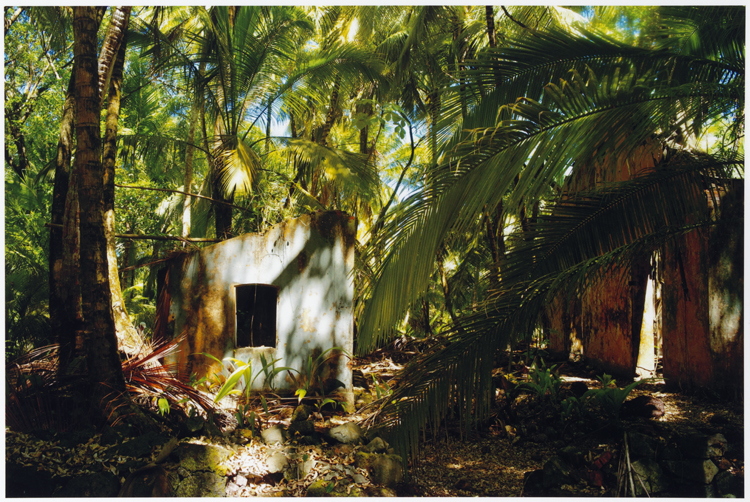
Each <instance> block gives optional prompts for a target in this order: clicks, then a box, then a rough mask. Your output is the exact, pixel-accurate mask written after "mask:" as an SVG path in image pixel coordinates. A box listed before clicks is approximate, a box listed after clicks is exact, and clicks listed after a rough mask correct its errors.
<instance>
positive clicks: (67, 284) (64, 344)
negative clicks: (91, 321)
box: [49, 63, 82, 376]
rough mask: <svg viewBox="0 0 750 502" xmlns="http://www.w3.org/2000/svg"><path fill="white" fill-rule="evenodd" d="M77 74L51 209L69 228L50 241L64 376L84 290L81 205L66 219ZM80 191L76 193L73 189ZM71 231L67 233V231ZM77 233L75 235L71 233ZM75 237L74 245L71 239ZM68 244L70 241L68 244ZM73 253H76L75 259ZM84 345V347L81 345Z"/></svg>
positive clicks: (53, 322)
mask: <svg viewBox="0 0 750 502" xmlns="http://www.w3.org/2000/svg"><path fill="white" fill-rule="evenodd" d="M75 71H76V65H75V63H74V64H73V72H72V73H71V75H70V80H69V82H68V91H67V93H66V95H65V104H64V105H63V112H62V119H61V121H60V122H61V123H60V138H59V140H58V142H57V155H56V157H55V185H54V188H53V190H52V205H51V208H50V212H51V221H52V223H53V224H59V225H63V224H64V223H72V225H66V226H65V228H58V227H54V226H53V227H51V229H50V242H49V318H50V328H51V330H52V333H55V335H56V337H57V342H58V344H59V347H60V349H59V357H58V360H59V364H58V370H59V372H60V375H61V376H62V375H65V374H67V373H68V370H69V368H70V363H71V362H72V361H73V359H74V358H75V357H76V334H77V333H78V331H79V330H80V329H81V322H82V317H81V308H80V304H81V290H80V287H79V284H78V269H77V266H78V255H77V253H78V214H77V204H78V201H77V199H76V201H75V204H76V208H73V211H74V213H72V214H71V213H68V215H69V216H68V217H67V218H65V213H66V206H68V209H71V208H70V204H71V202H72V201H71V202H68V201H67V198H68V194H69V193H70V192H71V191H70V190H68V186H69V183H70V181H71V178H72V177H71V169H70V161H71V152H72V151H73V132H74V129H75V96H74V93H75ZM73 192H76V190H73ZM66 230H67V231H66ZM71 231H72V233H73V235H72V236H71V235H70V233H71ZM71 238H72V245H71V242H70V240H71ZM65 242H68V244H67V245H66V244H65ZM72 253H75V254H76V255H75V260H73V256H72ZM79 345H80V344H79Z"/></svg>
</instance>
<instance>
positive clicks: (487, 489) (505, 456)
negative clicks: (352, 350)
mask: <svg viewBox="0 0 750 502" xmlns="http://www.w3.org/2000/svg"><path fill="white" fill-rule="evenodd" d="M394 359H395V361H394ZM396 361H398V362H396ZM406 361H408V351H407V352H406V354H404V353H398V352H396V351H379V352H376V353H375V354H373V355H372V356H369V357H367V358H361V359H358V360H357V361H356V364H355V369H358V370H360V371H362V372H363V373H364V374H365V376H366V377H368V375H370V374H374V375H376V377H377V378H378V380H379V381H386V382H387V381H388V379H389V378H392V377H393V376H394V375H395V374H396V372H397V371H398V370H399V369H400V368H401V367H402V365H403V364H404V363H405V362H406ZM523 361H524V358H523V356H522V354H521V353H520V352H518V353H515V354H514V364H513V366H512V367H513V369H514V370H515V371H516V372H518V373H520V374H523V373H524V372H528V366H526V365H525V364H523ZM548 364H552V363H548ZM504 366H505V365H504ZM503 369H504V370H505V369H507V368H505V367H504V368H503ZM558 369H559V370H560V373H559V376H560V377H561V379H562V381H563V383H562V388H563V389H565V388H567V387H569V385H570V384H571V383H573V382H576V381H579V382H584V383H586V384H587V386H588V387H589V388H599V387H601V383H600V381H599V380H598V379H597V378H596V375H597V374H599V373H597V372H596V371H595V370H594V369H593V368H590V367H588V366H585V365H583V364H578V363H576V364H573V363H564V364H558ZM368 378H371V377H368ZM618 383H619V382H618ZM621 386H624V383H623V384H621ZM664 387H665V384H664V380H663V378H660V375H658V374H657V375H656V377H654V378H652V379H650V380H648V381H646V382H643V383H642V384H640V385H638V386H637V387H636V388H635V389H634V390H633V391H632V392H631V394H630V396H629V397H635V396H639V395H650V396H653V397H658V398H660V399H662V400H663V401H664V405H665V413H664V415H663V416H662V417H659V418H651V419H648V420H647V419H643V418H634V419H623V428H624V429H628V430H637V431H639V432H643V433H647V434H651V435H662V436H668V435H670V434H671V433H679V434H688V433H708V432H715V431H716V430H717V427H728V428H731V429H739V430H742V429H743V427H744V412H743V404H742V403H733V402H729V401H726V400H722V399H719V398H717V397H715V396H707V395H703V396H699V395H694V396H690V395H685V394H681V393H673V392H665V391H664ZM515 409H516V411H517V414H518V418H519V422H520V423H517V424H513V431H514V432H516V434H515V435H509V434H508V433H507V432H506V431H505V430H503V428H502V423H500V422H499V420H498V421H497V423H496V424H495V426H490V427H489V430H480V431H477V432H474V433H472V434H471V435H470V436H469V437H460V436H459V435H458V433H457V430H458V429H459V428H458V426H457V424H456V427H454V428H451V426H450V422H449V423H448V430H447V432H446V431H445V430H443V432H442V433H441V434H439V435H438V437H437V438H429V437H428V438H427V441H426V442H424V443H423V444H422V445H421V449H420V451H419V454H418V458H417V460H416V461H415V462H413V465H412V466H411V467H412V469H411V474H412V478H411V480H410V484H411V485H412V486H410V487H408V488H407V487H405V488H404V490H405V492H404V493H402V494H403V495H415V496H438V497H454V496H492V497H517V496H521V495H522V493H523V486H524V474H525V473H527V472H529V471H533V470H536V469H541V468H542V467H543V466H544V463H545V462H546V461H547V460H548V459H549V458H550V457H552V456H553V455H555V453H556V452H557V450H559V449H560V448H562V447H564V446H567V445H569V444H575V445H577V446H581V447H583V448H586V449H587V450H588V451H589V453H590V455H591V457H592V458H596V457H597V456H598V455H600V454H602V453H604V452H605V451H607V450H610V451H613V450H614V451H616V450H618V449H619V448H620V446H621V444H622V437H620V436H616V437H614V436H612V435H611V434H608V433H606V431H593V432H588V431H584V432H579V433H576V432H575V431H573V433H572V434H570V435H567V434H566V435H565V436H564V437H561V438H560V437H558V438H557V439H554V440H549V441H542V442H533V441H531V440H530V438H533V437H534V436H535V435H536V433H539V432H541V431H543V430H544V428H545V426H546V424H545V423H544V422H541V423H540V422H539V421H538V417H537V416H536V415H538V411H536V410H535V409H534V402H533V399H531V397H530V396H528V395H526V396H524V395H521V396H520V397H519V398H517V400H516V405H515ZM551 425H556V424H551ZM516 429H522V430H520V431H519V430H516ZM735 464H736V465H735V468H737V469H744V459H743V458H738V459H736V462H735ZM574 491H575V492H576V493H578V494H580V495H581V496H605V495H608V494H606V493H605V491H604V488H597V487H591V486H588V485H586V484H584V483H581V484H580V485H578V486H576V487H574Z"/></svg>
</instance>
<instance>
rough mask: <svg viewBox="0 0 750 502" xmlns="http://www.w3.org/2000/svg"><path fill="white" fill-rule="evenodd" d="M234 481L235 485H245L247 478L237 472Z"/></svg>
mask: <svg viewBox="0 0 750 502" xmlns="http://www.w3.org/2000/svg"><path fill="white" fill-rule="evenodd" d="M234 482H235V484H236V485H237V486H246V485H247V478H246V477H245V476H243V475H242V474H237V475H236V476H235V477H234Z"/></svg>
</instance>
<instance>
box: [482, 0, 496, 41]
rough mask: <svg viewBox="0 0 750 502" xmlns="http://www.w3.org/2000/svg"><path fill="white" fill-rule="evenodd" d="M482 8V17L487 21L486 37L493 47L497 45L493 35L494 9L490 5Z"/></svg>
mask: <svg viewBox="0 0 750 502" xmlns="http://www.w3.org/2000/svg"><path fill="white" fill-rule="evenodd" d="M484 9H485V12H484V17H485V21H486V22H487V38H488V40H489V43H490V47H492V48H493V49H494V48H495V47H497V37H496V35H495V9H494V8H493V7H492V6H491V5H487V6H486V7H485V8H484Z"/></svg>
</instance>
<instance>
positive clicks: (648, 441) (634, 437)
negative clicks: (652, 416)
mask: <svg viewBox="0 0 750 502" xmlns="http://www.w3.org/2000/svg"><path fill="white" fill-rule="evenodd" d="M628 446H629V448H630V455H631V458H654V455H655V449H654V448H655V446H656V444H655V441H654V439H653V438H651V437H649V436H646V435H645V434H640V433H638V432H630V433H628Z"/></svg>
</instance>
